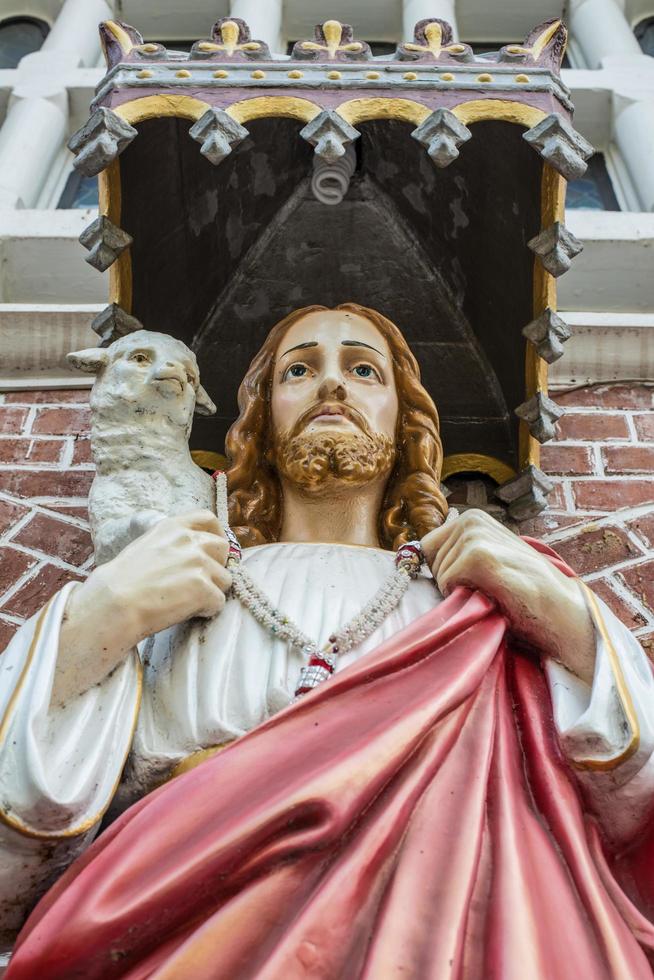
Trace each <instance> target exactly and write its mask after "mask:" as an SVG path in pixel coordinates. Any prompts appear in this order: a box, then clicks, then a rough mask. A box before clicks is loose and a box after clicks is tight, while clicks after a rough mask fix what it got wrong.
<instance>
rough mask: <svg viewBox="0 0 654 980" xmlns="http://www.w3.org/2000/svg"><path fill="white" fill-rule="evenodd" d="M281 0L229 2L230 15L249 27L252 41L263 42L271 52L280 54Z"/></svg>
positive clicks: (238, 0) (234, 0)
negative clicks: (238, 18)
mask: <svg viewBox="0 0 654 980" xmlns="http://www.w3.org/2000/svg"><path fill="white" fill-rule="evenodd" d="M282 6H283V4H282V0H231V4H230V10H229V12H230V15H231V16H232V17H240V18H241V20H244V21H245V23H246V24H248V25H249V27H250V31H251V32H252V39H253V40H254V41H265V42H266V44H267V45H268V47H269V48H270V50H271V51H277V52H280V51H281V50H282V47H283V40H282V24H283V17H282V12H283V10H282Z"/></svg>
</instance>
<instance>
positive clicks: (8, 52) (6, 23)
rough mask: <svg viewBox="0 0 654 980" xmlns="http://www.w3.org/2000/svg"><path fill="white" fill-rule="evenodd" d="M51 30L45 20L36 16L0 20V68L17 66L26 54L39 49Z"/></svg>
mask: <svg viewBox="0 0 654 980" xmlns="http://www.w3.org/2000/svg"><path fill="white" fill-rule="evenodd" d="M49 31H50V28H49V26H48V25H47V24H46V22H45V21H44V20H36V18H34V17H9V18H7V20H3V21H0V68H16V67H17V66H18V63H19V61H20V60H21V58H24V57H25V55H26V54H32V53H33V52H34V51H38V50H39V48H40V47H41V45H42V44H43V42H44V41H45V39H46V37H47V36H48V32H49Z"/></svg>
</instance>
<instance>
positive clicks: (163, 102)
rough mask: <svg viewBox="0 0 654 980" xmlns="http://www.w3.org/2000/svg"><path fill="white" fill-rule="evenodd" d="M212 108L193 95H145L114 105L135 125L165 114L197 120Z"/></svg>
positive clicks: (127, 120)
mask: <svg viewBox="0 0 654 980" xmlns="http://www.w3.org/2000/svg"><path fill="white" fill-rule="evenodd" d="M210 108H211V106H210V105H209V103H208V102H203V101H202V99H195V98H193V96H191V95H145V96H143V98H141V99H130V101H129V102H123V103H122V105H118V106H114V107H113V111H114V112H115V113H116V115H117V116H120V118H121V119H124V120H125V122H128V123H130V125H132V126H134V125H136V123H140V122H145V121H146V120H147V119H161V118H162V117H164V116H176V117H177V118H179V119H192V120H193V121H194V122H195V121H196V120H198V119H199V118H200V116H203V115H204V113H205V112H206V111H207V109H210Z"/></svg>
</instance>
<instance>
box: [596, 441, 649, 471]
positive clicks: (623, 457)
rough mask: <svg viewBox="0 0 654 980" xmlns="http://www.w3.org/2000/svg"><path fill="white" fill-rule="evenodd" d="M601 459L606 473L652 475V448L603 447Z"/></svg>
mask: <svg viewBox="0 0 654 980" xmlns="http://www.w3.org/2000/svg"><path fill="white" fill-rule="evenodd" d="M602 458H603V460H604V469H605V471H606V472H607V473H654V446H605V447H603V448H602Z"/></svg>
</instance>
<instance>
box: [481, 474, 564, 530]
mask: <svg viewBox="0 0 654 980" xmlns="http://www.w3.org/2000/svg"><path fill="white" fill-rule="evenodd" d="M553 488H554V484H553V483H552V481H551V480H550V479H548V477H547V476H546V475H545V474H544V473H543V471H542V470H539V469H538V467H537V466H534V465H533V464H532V463H530V464H529V466H527V467H526V468H525V469H524V470H523V471H522V473H519V474H518V476H516V477H514V478H513V479H512V480H509V481H508V482H507V483H504V484H503V485H502V486H501V487H499V488H498V489H497V490H496V491H495V495H496V496H497V497H499V499H500V500H501V501H502V502H503V503H505V504H508V509H509V516H510V517H512V518H513V519H514V520H515V521H527V520H530V519H531V518H532V517H537V516H538V514H540V512H541V511H542V510H545V508H546V507H547V495H548V494H549V493H551V492H552V490H553Z"/></svg>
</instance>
